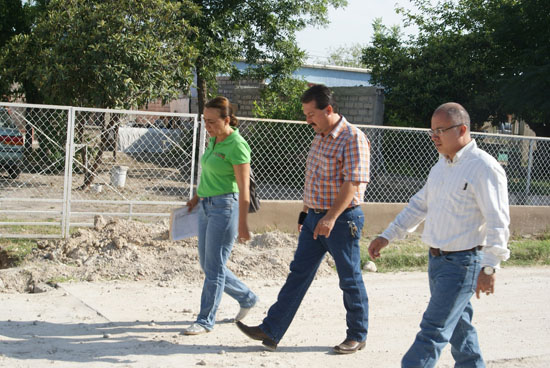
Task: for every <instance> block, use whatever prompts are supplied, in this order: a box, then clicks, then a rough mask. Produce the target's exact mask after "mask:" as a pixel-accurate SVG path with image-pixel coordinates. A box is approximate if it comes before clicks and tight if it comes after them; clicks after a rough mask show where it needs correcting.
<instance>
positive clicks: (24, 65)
mask: <svg viewBox="0 0 550 368" xmlns="http://www.w3.org/2000/svg"><path fill="white" fill-rule="evenodd" d="M180 8H185V12H186V13H187V14H192V12H193V9H194V7H193V4H191V3H175V2H172V1H169V0H120V1H116V2H104V1H98V0H96V1H85V0H54V1H51V2H50V3H49V5H48V6H47V11H45V12H43V13H42V14H40V15H39V17H38V18H37V21H36V24H35V25H34V26H33V29H32V32H30V33H27V34H19V35H16V36H14V37H13V38H12V39H11V41H10V42H9V44H8V46H7V50H6V51H5V52H4V55H3V56H4V58H3V63H2V64H3V65H5V66H7V68H6V69H7V70H5V72H4V75H6V74H7V75H11V76H13V77H14V80H13V81H14V82H18V81H22V80H29V81H31V82H32V83H33V84H34V85H35V86H36V87H37V88H38V90H39V91H40V93H41V95H42V96H43V98H44V102H46V103H55V104H66V105H78V106H93V107H108V108H135V107H138V106H142V105H144V104H146V103H147V102H148V101H150V100H153V99H157V98H161V99H163V100H169V99H171V98H173V97H175V96H177V95H178V93H179V92H180V90H181V87H182V86H184V87H185V86H188V85H189V84H190V82H191V80H192V73H191V62H192V60H193V57H194V55H195V52H194V48H193V47H192V45H190V43H189V42H188V39H189V36H190V35H191V34H192V33H193V28H192V27H190V25H189V24H188V23H187V22H186V21H185V20H184V19H182V17H181V15H182V12H183V11H182V10H180Z"/></svg>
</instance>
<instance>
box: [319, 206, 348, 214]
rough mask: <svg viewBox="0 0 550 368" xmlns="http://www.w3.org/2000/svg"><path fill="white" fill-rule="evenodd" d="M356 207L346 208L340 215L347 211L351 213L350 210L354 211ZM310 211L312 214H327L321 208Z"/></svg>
mask: <svg viewBox="0 0 550 368" xmlns="http://www.w3.org/2000/svg"><path fill="white" fill-rule="evenodd" d="M357 207H359V206H353V207H348V208H346V209H345V210H344V211H342V213H344V212H348V211H351V210H354V209H356V208H357ZM310 210H312V211H313V212H314V213H317V214H319V213H327V212H328V209H323V208H310Z"/></svg>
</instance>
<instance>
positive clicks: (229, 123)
mask: <svg viewBox="0 0 550 368" xmlns="http://www.w3.org/2000/svg"><path fill="white" fill-rule="evenodd" d="M203 117H204V123H205V128H206V130H207V131H208V134H209V135H210V140H209V142H208V147H207V149H206V151H205V152H204V154H203V156H202V157H201V167H202V172H201V178H200V182H199V187H198V189H197V195H195V196H194V197H193V198H192V199H191V200H190V201H189V202H188V203H187V206H188V207H189V211H191V210H192V209H193V208H194V207H195V206H197V205H198V206H199V260H200V264H201V268H202V270H203V271H204V274H205V279H204V285H203V288H202V295H201V308H200V312H199V315H198V316H197V320H196V321H195V323H193V324H192V325H191V326H190V327H188V328H187V329H185V330H184V332H183V333H184V334H185V335H198V334H201V333H205V332H210V331H211V330H212V329H213V328H214V324H215V320H216V311H217V309H218V306H219V304H220V301H221V298H222V294H223V292H224V291H225V292H226V293H227V294H229V295H230V296H231V297H233V298H234V299H235V300H237V302H239V305H240V310H239V313H238V314H237V316H236V317H235V321H239V320H241V319H243V318H244V316H245V315H246V314H247V313H248V311H249V310H250V308H252V307H253V306H254V305H255V304H256V302H257V300H258V297H257V296H256V295H255V294H254V293H253V292H252V291H251V290H250V289H249V288H248V287H247V286H246V285H245V284H244V283H243V282H242V281H241V280H239V279H238V278H237V277H236V276H235V275H234V274H233V272H231V271H230V270H229V269H228V268H227V266H226V263H227V260H228V259H229V256H230V254H231V249H232V248H233V243H234V241H235V237H236V236H237V238H238V239H239V241H240V242H246V241H247V240H249V239H250V232H249V230H248V222H247V217H248V207H249V204H250V199H249V183H250V147H249V146H248V143H246V141H245V140H244V138H243V137H242V136H241V135H240V134H239V130H238V129H237V125H238V120H237V118H236V117H235V115H234V113H233V107H232V105H231V103H230V102H229V100H228V99H227V98H225V97H216V98H214V99H213V100H211V101H209V102H208V103H207V104H206V106H205V109H204V113H203Z"/></svg>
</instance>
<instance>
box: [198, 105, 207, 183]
mask: <svg viewBox="0 0 550 368" xmlns="http://www.w3.org/2000/svg"><path fill="white" fill-rule="evenodd" d="M199 129H200V131H199V136H200V138H199V159H198V160H197V162H198V165H197V166H198V167H197V187H198V186H199V181H200V180H201V171H202V167H201V159H200V158H201V157H202V155H203V154H204V148H205V147H206V129H204V116H201V119H200V126H199Z"/></svg>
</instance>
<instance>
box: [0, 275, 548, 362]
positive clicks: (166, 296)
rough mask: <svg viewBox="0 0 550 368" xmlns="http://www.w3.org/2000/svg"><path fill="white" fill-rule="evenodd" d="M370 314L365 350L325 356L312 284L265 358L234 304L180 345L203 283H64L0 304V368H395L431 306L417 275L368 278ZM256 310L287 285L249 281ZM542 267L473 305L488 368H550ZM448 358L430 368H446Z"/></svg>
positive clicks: (259, 314) (330, 290)
mask: <svg viewBox="0 0 550 368" xmlns="http://www.w3.org/2000/svg"><path fill="white" fill-rule="evenodd" d="M364 279H365V282H366V284H367V290H368V292H369V299H370V303H371V310H370V329H369V337H368V342H367V347H366V349H365V350H363V351H361V352H359V353H357V354H353V355H350V356H338V355H334V354H332V353H331V347H332V346H333V345H335V344H337V343H339V342H341V340H343V339H344V337H345V328H346V327H345V319H344V308H343V305H342V301H341V292H340V290H339V289H338V281H337V277H336V276H334V275H328V276H327V275H325V276H322V277H320V278H318V279H317V280H315V282H314V283H313V285H312V287H311V289H310V290H309V292H308V294H307V296H306V298H305V300H304V302H303V303H302V306H301V308H300V310H299V311H298V314H297V316H296V318H295V320H294V322H293V324H292V325H291V327H290V329H289V330H288V332H287V334H286V336H285V337H284V339H283V340H282V341H281V343H280V345H279V348H278V349H277V352H275V353H269V352H265V351H264V349H263V348H262V347H261V345H260V344H258V342H256V341H251V340H249V339H248V338H246V337H245V336H244V335H243V334H241V333H240V331H238V329H237V328H236V327H235V326H234V325H233V323H231V318H232V317H233V316H234V315H235V313H236V312H237V309H238V307H237V305H236V303H235V302H234V301H233V300H231V298H229V297H228V296H227V295H226V296H224V298H223V300H222V304H221V306H220V310H219V313H218V324H217V325H216V327H215V329H214V330H213V331H212V332H211V333H209V334H205V335H200V336H193V337H189V336H182V335H180V334H179V333H180V331H181V330H182V329H183V328H185V327H186V326H187V325H188V324H189V323H191V322H193V320H194V317H195V313H196V312H197V311H198V308H199V296H200V289H201V286H200V282H197V281H192V282H191V281H187V282H183V281H182V282H181V283H173V284H171V285H164V286H163V284H162V283H159V282H152V281H124V282H122V281H111V282H76V283H62V284H60V287H59V288H58V289H52V290H50V291H48V292H45V293H40V294H20V293H4V294H0V298H1V302H0V315H1V316H2V318H1V319H2V321H1V322H0V366H1V367H11V368H18V367H45V366H52V367H113V366H117V367H193V366H197V365H199V366H207V367H273V368H275V367H276V368H279V367H300V368H302V367H308V366H309V367H346V368H354V367H361V368H365V367H384V368H385V367H398V366H399V362H400V358H401V356H402V354H403V353H404V352H405V351H406V350H407V348H408V347H409V345H410V343H411V342H412V340H413V338H414V335H415V334H416V332H417V328H418V327H417V326H418V323H419V322H420V318H421V314H422V311H423V310H424V308H425V306H426V303H427V300H428V289H427V280H426V274H425V273H422V272H411V273H395V274H377V273H365V274H364ZM247 283H248V284H249V285H250V286H251V287H252V288H253V289H254V290H255V291H256V292H257V293H258V295H259V296H260V298H261V300H260V302H259V304H258V306H257V307H256V308H254V309H253V310H252V311H251V312H250V314H249V315H248V316H247V317H246V319H245V321H244V322H245V323H248V324H251V325H255V324H258V323H259V322H260V321H261V320H262V318H263V317H264V315H265V312H266V311H267V309H268V307H269V306H270V305H271V304H272V303H273V301H274V300H275V299H276V296H277V292H278V291H279V288H280V286H281V284H282V283H283V279H282V278H280V277H277V278H274V279H271V278H265V279H259V278H253V279H248V280H247ZM549 289H550V268H548V267H546V268H507V269H503V270H502V271H501V272H499V274H498V284H497V293H496V294H495V295H493V296H490V297H482V299H481V300H474V301H473V303H474V309H475V316H474V318H475V324H476V326H477V328H478V331H479V338H480V342H481V346H482V350H483V352H484V356H485V359H486V361H487V366H488V367H499V368H504V367H505V368H508V367H535V368H543V367H545V368H546V367H549V366H550V348H549V346H550V312H549V310H548V306H549V305H550V293H549V292H548V290H549ZM449 351H450V349H449V348H447V349H446V350H445V351H444V354H443V356H442V357H441V360H440V363H439V365H438V367H452V366H453V361H452V357H451V355H450V352H449Z"/></svg>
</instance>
